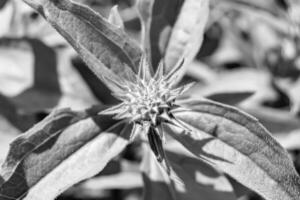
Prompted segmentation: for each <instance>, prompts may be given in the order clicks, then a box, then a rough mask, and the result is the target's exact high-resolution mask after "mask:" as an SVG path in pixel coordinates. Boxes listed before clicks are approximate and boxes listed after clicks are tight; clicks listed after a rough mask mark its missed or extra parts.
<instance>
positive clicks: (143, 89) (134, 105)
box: [101, 58, 192, 126]
mask: <svg viewBox="0 0 300 200" xmlns="http://www.w3.org/2000/svg"><path fill="white" fill-rule="evenodd" d="M182 63H183V62H180V63H179V64H178V66H176V67H175V68H174V70H172V71H171V72H169V73H168V74H167V75H164V65H163V63H162V62H161V63H160V65H159V67H158V70H157V71H156V73H155V75H154V76H153V77H152V76H151V73H150V71H151V70H150V69H149V65H148V63H147V60H146V58H143V59H142V61H141V64H140V68H139V72H138V74H136V75H134V76H132V74H131V73H127V74H131V75H129V77H130V78H128V79H130V81H128V80H125V81H123V83H122V84H121V85H120V87H122V92H118V93H114V96H116V97H117V98H118V99H120V100H121V101H122V103H121V104H118V105H116V106H113V107H111V108H109V109H107V110H105V111H103V112H102V113H101V114H111V115H115V117H114V118H116V119H124V118H127V119H130V121H132V122H140V123H142V122H144V121H147V122H150V123H151V124H152V125H154V126H155V125H157V123H158V122H159V120H158V119H159V118H164V116H165V115H166V114H167V112H168V110H169V109H170V108H171V107H172V106H173V104H174V100H175V98H176V97H178V96H179V95H180V94H182V93H183V92H185V91H186V90H187V89H189V88H190V87H191V86H192V84H189V85H186V86H183V87H180V88H176V89H172V87H173V85H174V84H173V82H174V79H175V78H176V76H178V73H177V72H178V70H179V69H180V67H181V65H182ZM132 73H133V72H132Z"/></svg>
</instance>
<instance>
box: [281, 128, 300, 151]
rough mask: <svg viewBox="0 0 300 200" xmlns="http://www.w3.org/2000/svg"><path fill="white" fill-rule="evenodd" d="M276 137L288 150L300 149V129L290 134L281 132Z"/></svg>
mask: <svg viewBox="0 0 300 200" xmlns="http://www.w3.org/2000/svg"><path fill="white" fill-rule="evenodd" d="M275 138H276V139H277V140H278V142H279V143H280V144H281V145H282V146H283V147H284V148H285V149H287V150H300V130H299V129H298V130H295V131H293V132H291V133H288V134H279V135H276V136H275Z"/></svg>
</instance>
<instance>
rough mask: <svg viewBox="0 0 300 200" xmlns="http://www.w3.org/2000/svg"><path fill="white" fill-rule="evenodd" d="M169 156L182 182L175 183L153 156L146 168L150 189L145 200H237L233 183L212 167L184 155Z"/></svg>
mask: <svg viewBox="0 0 300 200" xmlns="http://www.w3.org/2000/svg"><path fill="white" fill-rule="evenodd" d="M177 145H178V144H177ZM180 146H181V145H180ZM180 146H176V147H177V149H181V148H180ZM166 153H167V157H168V160H169V161H170V164H171V166H172V168H173V170H174V173H175V174H176V176H177V177H178V178H179V179H180V181H178V180H175V181H171V180H170V178H168V175H167V174H166V172H165V171H164V170H163V169H162V168H161V167H160V166H159V165H158V163H157V162H156V161H155V158H154V157H153V156H152V155H150V156H151V157H147V159H145V160H144V163H143V165H142V166H143V167H142V168H143V179H144V182H145V186H146V187H145V194H144V199H145V200H151V199H153V200H154V199H172V200H175V199H185V200H234V199H236V198H235V195H234V193H233V190H232V187H231V185H230V183H229V181H228V180H227V179H226V178H225V177H224V176H223V175H221V174H220V173H219V172H217V171H216V170H215V169H213V168H212V167H211V166H209V165H207V164H205V163H204V162H202V161H200V160H198V159H196V158H193V157H191V156H187V155H184V154H181V153H175V152H171V151H167V152H166ZM148 156H149V155H148ZM145 161H147V162H145Z"/></svg>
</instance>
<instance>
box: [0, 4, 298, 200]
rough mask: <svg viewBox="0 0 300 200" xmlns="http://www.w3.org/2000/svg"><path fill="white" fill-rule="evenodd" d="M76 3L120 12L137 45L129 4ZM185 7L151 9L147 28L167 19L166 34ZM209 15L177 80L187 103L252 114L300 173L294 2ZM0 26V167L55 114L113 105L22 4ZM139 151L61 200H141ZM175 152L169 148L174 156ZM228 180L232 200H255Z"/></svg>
mask: <svg viewBox="0 0 300 200" xmlns="http://www.w3.org/2000/svg"><path fill="white" fill-rule="evenodd" d="M76 1H77V2H79V3H83V4H86V5H88V6H90V7H92V8H93V9H94V10H95V11H97V12H99V13H101V14H102V15H104V16H108V14H109V11H110V9H111V7H112V6H113V5H116V4H118V6H119V7H118V8H119V10H120V13H121V16H122V18H123V20H124V21H125V28H126V31H127V33H128V34H129V35H131V36H132V38H134V39H136V40H137V42H139V40H140V29H141V26H140V22H139V19H138V13H137V10H136V7H135V3H136V2H135V1H134V0H122V1H119V0H76ZM181 3H182V0H177V1H173V0H159V1H156V3H155V6H154V18H153V21H154V22H161V21H159V20H161V19H162V18H161V16H164V18H163V19H165V20H166V22H168V23H169V24H171V26H170V27H169V28H170V29H171V28H172V24H174V21H175V20H176V17H177V15H178V12H179V10H180V5H181ZM165 5H173V7H174V8H173V7H172V9H171V8H170V7H166V6H165ZM210 6H211V13H210V18H209V22H208V25H207V27H206V33H205V37H204V42H203V45H202V48H201V50H200V51H199V52H198V54H197V57H196V59H195V60H194V61H193V63H192V64H191V65H190V66H189V67H188V70H187V72H186V75H185V77H184V79H183V82H188V81H195V82H197V84H196V85H195V86H194V87H193V88H192V90H191V91H190V93H189V95H191V96H194V97H207V98H210V99H213V100H215V101H219V102H222V103H226V104H230V105H234V106H237V107H239V108H241V109H242V110H245V111H246V112H248V113H250V114H252V115H254V116H255V117H256V118H258V119H259V120H260V121H261V122H262V123H263V124H264V125H265V126H266V127H267V128H268V129H269V130H270V131H271V132H272V133H273V134H274V137H275V138H277V139H278V141H279V142H280V143H281V144H282V145H283V146H284V147H285V148H286V149H287V150H288V151H289V152H290V154H291V156H292V158H293V160H294V162H295V166H296V168H297V170H298V172H299V171H300V123H299V117H300V79H299V75H300V57H299V55H300V54H299V53H300V46H299V44H300V16H299V15H300V2H299V1H297V0H265V1H261V0H252V1H246V0H211V5H210ZM0 19H1V27H0V85H1V87H0V162H1V161H3V159H4V158H5V155H6V153H7V151H8V146H9V142H10V141H12V140H13V139H14V138H15V137H16V136H17V135H19V134H20V133H22V132H24V131H26V130H27V129H28V128H29V127H31V126H33V125H34V124H35V123H37V122H38V121H40V120H42V119H43V118H44V117H45V116H47V114H48V113H49V112H50V111H51V110H53V109H57V108H62V107H71V108H72V109H75V110H79V109H86V108H89V107H91V106H93V105H98V104H114V103H116V102H117V100H116V99H114V98H113V97H112V96H111V95H110V93H109V90H108V89H107V88H106V86H105V85H104V84H102V83H101V82H100V81H99V80H98V79H97V78H96V76H95V75H94V74H93V73H92V72H91V71H89V69H88V68H87V67H86V66H85V64H84V63H83V61H82V60H81V59H80V58H79V57H78V56H77V54H76V53H75V51H74V50H73V49H72V48H71V47H70V46H69V44H67V43H66V41H65V40H64V39H63V38H62V37H61V36H60V35H59V34H58V33H57V32H56V31H55V30H54V29H53V28H52V27H50V25H48V24H47V22H46V21H45V20H44V19H43V18H42V17H41V16H40V15H39V14H38V13H36V12H34V11H33V10H32V9H31V8H29V7H28V6H27V5H25V4H24V3H23V2H22V1H20V0H1V1H0ZM155 19H157V20H156V21H155ZM161 23H163V22H161ZM187 23H188V22H187ZM161 27H162V24H160V23H158V24H156V26H153V27H152V30H151V31H153V32H157V33H159V34H157V35H156V36H155V39H156V40H157V42H158V44H157V45H156V46H153V47H152V48H157V51H156V52H157V54H158V55H157V59H156V60H159V56H160V51H162V50H161V49H160V47H163V46H164V42H165V40H166V39H165V38H166V37H168V34H167V29H163V30H162V29H161ZM157 30H160V31H157ZM199 37H200V36H199ZM155 62H157V61H155ZM155 62H154V63H155ZM140 143H141V142H140ZM140 143H138V142H137V143H134V144H132V145H130V146H129V147H128V148H127V149H126V150H125V152H124V153H123V154H122V156H120V157H118V158H116V160H121V162H115V161H113V162H111V163H110V164H109V165H108V166H107V167H106V169H105V170H104V171H103V172H101V174H99V176H97V177H95V178H93V179H90V180H88V181H85V182H83V183H81V184H79V185H77V186H75V187H73V188H71V189H69V190H68V191H67V192H66V193H65V194H63V195H62V196H61V197H60V198H59V199H61V200H62V199H84V200H88V199H126V200H135V199H141V198H142V191H143V190H142V188H143V184H144V183H143V179H144V182H145V184H146V186H148V187H150V186H151V184H153V183H151V182H149V181H148V182H147V180H145V176H142V175H141V174H140V173H139V163H140V162H141V160H142V156H141V154H140V148H141V146H140V145H141V144H140ZM174 146H175V147H174ZM177 146H178V144H170V149H171V150H172V149H176V148H177ZM170 157H171V158H172V151H170ZM173 158H174V159H179V158H178V156H173ZM178 162H179V163H182V164H185V165H186V167H187V169H191V167H192V166H193V165H189V164H188V163H189V162H195V161H188V160H186V159H181V160H180V159H179V160H178ZM202 165H203V163H202ZM204 168H205V167H204ZM205 169H208V168H207V167H206V168H205ZM191 170H192V169H191ZM192 172H193V170H192ZM206 172H207V173H208V174H207V175H205V178H206V179H208V180H210V179H209V178H211V179H213V178H212V177H216V175H213V174H214V173H216V172H211V171H210V172H208V171H206ZM195 173H196V171H195ZM228 180H229V181H230V183H231V185H232V187H233V188H234V192H235V196H236V198H237V199H239V200H259V199H261V198H260V197H258V196H257V195H255V194H254V193H253V192H251V191H249V190H248V189H246V188H244V187H242V186H240V185H239V184H238V183H236V182H235V181H233V180H231V179H229V178H228ZM228 180H226V181H228ZM219 181H220V180H219ZM223 181H224V180H223ZM226 181H225V182H226ZM220 183H222V181H221V182H220ZM147 184H148V185H147ZM225 185H226V184H225ZM213 186H214V187H217V186H216V185H212V184H210V183H209V181H208V182H207V187H213ZM151 187H157V188H159V185H155V186H153V185H152V186H151ZM201 187H202V189H204V191H205V188H203V187H204V186H201ZM201 187H200V186H199V188H198V189H199V190H200V189H201ZM221 187H225V186H221ZM224 191H225V189H224ZM146 195H147V193H146ZM203 195H209V192H208V193H204V194H203ZM223 195H224V196H223V198H224V199H226V195H229V196H230V194H226V193H225V192H224V194H223ZM152 198H153V199H155V198H154V197H152ZM221 198H222V197H221ZM146 199H147V198H146ZM148 199H150V198H148ZM206 199H211V197H208V196H207V198H206ZM212 199H213V198H212Z"/></svg>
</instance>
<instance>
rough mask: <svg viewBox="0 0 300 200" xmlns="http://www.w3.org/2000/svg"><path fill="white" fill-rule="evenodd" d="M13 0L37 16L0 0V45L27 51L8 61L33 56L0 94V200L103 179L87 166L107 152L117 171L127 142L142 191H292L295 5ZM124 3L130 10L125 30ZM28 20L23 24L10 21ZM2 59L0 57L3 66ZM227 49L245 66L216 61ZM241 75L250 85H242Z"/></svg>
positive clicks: (197, 195) (273, 194)
mask: <svg viewBox="0 0 300 200" xmlns="http://www.w3.org/2000/svg"><path fill="white" fill-rule="evenodd" d="M23 1H24V2H25V3H26V4H28V5H29V6H30V7H32V8H33V9H34V10H35V11H36V12H38V13H39V15H38V14H37V13H35V12H32V11H30V12H29V14H28V11H26V12H24V10H26V9H29V8H28V7H27V8H26V9H23V7H24V6H26V5H25V3H24V2H17V1H15V0H11V1H4V2H3V3H2V4H3V5H2V4H0V8H1V9H3V12H1V13H0V14H3V15H5V12H4V11H7V12H8V11H9V10H10V9H12V10H14V11H15V13H17V14H15V16H14V15H12V16H10V17H8V18H10V19H11V23H10V25H8V26H7V30H6V34H7V35H9V34H15V36H14V37H13V38H12V37H7V36H6V37H2V38H1V40H0V44H1V47H2V48H6V49H8V50H10V51H12V52H13V53H14V54H18V56H19V59H20V60H29V61H30V62H28V63H26V62H24V63H18V60H17V59H16V60H15V61H13V63H14V65H16V66H19V65H22V64H24V65H26V64H27V65H28V66H31V67H32V65H33V66H34V76H32V79H33V81H31V80H29V81H28V80H25V82H26V83H27V84H28V82H32V83H31V85H32V86H30V87H28V85H25V86H24V84H23V83H21V84H19V87H21V89H18V90H15V91H13V90H11V88H12V89H14V88H15V87H14V86H11V87H8V88H6V89H3V90H1V92H2V93H3V95H1V98H0V111H1V115H2V116H1V118H3V119H1V123H2V124H3V127H8V128H6V129H4V128H2V129H3V130H1V132H0V134H1V133H2V132H5V133H6V135H11V137H15V136H16V135H17V134H19V133H20V132H24V133H23V134H20V135H19V136H18V137H17V138H16V139H14V140H13V142H12V143H11V144H10V147H9V150H8V154H7V157H6V158H5V160H4V161H3V163H2V166H1V169H0V200H9V199H25V200H40V199H43V200H47V199H49V200H51V199H55V198H57V197H58V196H59V195H61V194H62V193H63V192H65V191H66V190H68V189H69V188H71V187H72V186H74V185H76V184H79V183H80V182H82V181H85V180H87V179H89V178H92V177H95V176H96V178H95V179H91V180H90V181H92V183H93V184H95V183H96V182H97V181H96V180H98V176H100V177H99V180H101V179H102V178H103V179H104V180H105V175H103V174H101V173H104V172H105V170H106V169H108V168H109V169H110V170H111V168H112V167H111V164H112V163H114V162H115V165H116V166H118V167H119V168H124V158H126V151H128V149H129V148H132V147H133V145H137V149H135V152H134V153H132V152H131V154H132V155H134V156H137V157H138V159H134V160H139V161H141V162H142V165H141V169H142V180H143V182H144V188H145V189H144V199H146V200H151V199H158V198H160V199H190V200H193V199H206V200H207V199H214V200H216V199H220V200H221V199H222V200H224V199H225V200H227V199H228V200H233V199H237V198H239V197H240V196H243V195H245V193H251V191H254V192H255V193H257V194H258V195H260V196H261V197H262V198H265V199H267V200H297V199H299V196H300V177H299V175H298V173H297V171H296V169H295V167H294V163H293V161H292V159H291V157H290V155H289V153H288V152H287V150H286V149H291V148H299V143H297V142H295V141H294V138H298V137H299V136H298V135H299V134H298V132H297V131H298V130H299V123H298V122H299V120H298V118H297V116H296V115H297V113H299V98H298V96H297V92H295V91H296V90H297V88H298V85H299V84H298V77H299V74H300V73H299V69H300V68H299V66H298V57H297V55H298V49H297V43H298V42H299V38H298V37H299V34H298V33H299V32H298V31H299V25H298V24H300V23H299V22H298V21H297V19H298V18H297V15H296V14H295V13H297V12H296V11H297V8H298V9H299V7H300V6H299V5H298V4H297V3H295V2H293V1H288V2H286V1H272V0H269V1H266V2H261V1H253V2H247V1H243V0H226V1H219V0H214V1H213V0H211V1H209V0H184V1H183V0H177V1H171V0H164V1H155V0H139V1H137V2H136V4H134V3H132V2H128V4H129V5H130V4H131V7H130V6H128V5H127V7H126V8H123V9H119V8H118V7H117V6H112V5H111V3H110V2H109V1H107V2H106V1H103V2H102V4H101V3H100V5H98V4H96V3H91V2H93V1H85V0H82V1H72V0H60V1H59V0H23ZM105 2H106V3H105ZM126 2H127V1H126ZM98 3H99V2H98ZM84 4H86V5H84ZM122 5H123V6H125V5H124V4H121V6H122ZM21 8H22V9H21ZM126 9H128V10H129V11H130V13H135V16H134V17H133V18H136V17H139V19H140V22H141V31H140V37H139V39H138V40H134V39H133V38H134V37H132V36H133V35H134V36H136V35H138V34H137V33H135V32H130V28H128V26H129V25H130V23H129V22H128V21H130V20H128V21H126V20H125V22H124V18H126V16H127V17H128V15H125V14H124V13H126ZM119 10H121V13H120V12H119ZM107 11H109V12H107ZM8 13H9V12H8ZM6 15H7V14H6ZM40 16H42V17H43V18H44V19H42V18H41V17H40ZM26 17H27V18H26ZM28 17H29V18H30V19H33V21H35V22H34V23H32V24H28V25H27V27H26V28H23V29H22V28H20V27H23V26H24V24H26V20H25V19H28ZM272 17H276V20H278V22H276V23H274V19H272ZM45 21H47V23H49V24H50V25H51V26H52V27H53V28H54V29H55V30H54V29H52V28H51V27H50V26H47V23H46V22H45ZM278 23H280V25H278ZM245 24H250V26H246V25H245ZM32 25H33V26H34V27H35V28H36V27H40V29H39V31H33V30H34V29H33V28H32V27H30V26H32ZM251 25H253V26H255V29H253V28H252V26H251ZM283 27H288V28H289V30H291V31H287V30H286V29H285V28H283ZM45 30H48V32H47V31H45ZM43 31H44V32H43ZM131 31H132V30H131ZM57 32H58V33H59V34H56V33H57ZM41 33H42V34H41ZM49 33H50V34H49ZM265 33H267V37H268V38H267V39H266V35H264V34H265ZM214 34H215V35H214ZM220 35H222V36H223V38H222V40H223V41H220V39H218V38H219V36H220ZM61 36H62V37H61ZM209 37H210V38H209ZM280 37H284V40H283V42H278V41H279V38H280ZM49 38H50V39H49ZM53 38H55V39H53ZM53 41H54V42H53ZM262 41H264V42H262ZM208 42H209V43H210V44H208ZM139 43H140V44H139ZM214 46H215V48H212V47H214ZM218 46H220V47H218ZM217 47H218V50H216V49H217ZM72 48H73V49H74V50H75V51H76V53H77V54H76V53H74V51H73V50H72ZM200 49H201V50H200ZM232 49H234V50H232ZM20 50H22V51H21V53H20ZM199 50H200V52H199ZM24 52H27V54H26V53H24ZM28 52H31V53H32V55H33V56H31V55H30V54H28ZM224 52H225V53H224ZM226 53H227V54H226ZM78 56H79V57H80V58H79V57H78ZM3 57H4V62H3V63H1V65H5V64H8V63H10V62H11V61H8V60H5V59H7V57H8V55H5V54H3ZM195 57H196V58H197V59H198V61H195ZM81 59H82V60H81ZM230 59H232V60H233V61H235V62H236V60H242V61H243V64H244V65H246V66H248V67H249V68H250V67H257V68H258V69H256V70H257V71H254V72H253V69H249V68H247V69H238V70H237V71H229V70H226V63H227V64H228V63H230V62H233V61H232V60H230ZM199 60H200V61H199ZM70 65H75V68H77V71H76V70H74V68H72V67H70ZM209 65H210V66H212V67H208V66H209ZM228 65H229V64H228ZM280 65H284V66H287V67H286V68H284V69H282V68H280ZM68 66H69V67H68ZM76 66H77V67H76ZM82 67H85V68H82ZM213 67H215V68H217V69H213ZM227 67H228V66H227ZM228 68H230V66H229V67H228ZM259 68H262V69H259ZM214 70H215V71H218V70H219V71H221V72H220V73H219V74H218V73H216V72H215V71H214ZM258 70H260V71H258ZM61 74H63V75H61ZM251 76H252V77H253V76H255V78H256V79H257V80H259V78H260V77H263V78H261V79H262V81H264V82H263V83H261V84H260V85H259V84H253V81H252V82H250V84H248V85H247V83H248V82H247V81H248V80H253V78H251ZM187 77H189V78H190V79H191V78H193V79H195V80H197V81H198V82H199V83H198V82H197V83H190V81H187V80H186V79H187ZM249 77H250V78H249ZM282 79H285V80H286V79H288V83H282ZM203 83H204V84H203ZM286 85H287V86H286ZM248 86H249V87H248ZM254 86H257V87H256V88H255V87H254ZM284 86H286V87H288V88H292V89H291V90H289V91H288V92H287V93H286V92H285V91H284ZM228 88H231V89H230V90H228ZM232 88H234V89H232ZM270 96H271V98H270ZM274 96H275V98H274ZM205 97H206V98H205ZM95 104H98V105H97V106H92V105H95ZM105 104H109V105H105ZM112 104H113V105H112ZM66 106H69V107H71V108H72V109H62V107H66ZM286 107H291V108H292V109H291V110H288V109H286ZM78 109H79V110H81V111H75V110H78ZM242 110H245V111H246V112H248V113H250V114H252V115H254V116H255V117H257V118H258V119H259V120H258V119H256V118H255V117H253V116H251V115H250V114H247V113H246V112H245V111H242ZM48 113H50V114H49V115H48ZM268 113H269V114H268ZM46 115H47V117H45V116H46ZM34 124H35V125H34ZM33 125H34V126H33ZM32 126H33V127H32ZM265 126H266V127H267V128H268V129H270V130H271V131H272V132H273V134H271V133H270V132H269V131H268V130H267V128H265ZM30 127H32V128H30ZM287 133H288V134H290V135H289V137H287V136H286V135H284V136H282V134H287ZM1 135H2V134H1ZM280 143H281V144H280ZM282 145H283V146H284V147H285V148H284V147H283V146H282ZM138 153H140V155H138ZM132 155H131V156H132ZM296 158H297V157H296ZM0 159H1V157H0ZM125 163H126V162H125ZM135 164H136V163H135ZM135 164H133V165H135ZM106 166H107V167H106ZM129 168H135V169H137V168H138V167H133V166H131V167H129ZM117 171H120V170H117ZM123 171H124V170H123ZM125 171H126V170H125ZM136 171H138V170H135V172H136ZM99 173H100V174H99ZM125 173H126V172H125ZM127 173H128V170H127ZM112 174H114V173H112ZM102 176H104V177H102ZM106 178H108V177H106ZM106 180H109V179H106ZM93 181H95V182H93ZM126 181H128V180H126ZM92 183H90V184H89V181H87V182H84V183H83V184H81V185H78V186H77V187H78V188H76V186H75V189H74V190H75V191H76V190H78V191H84V190H86V189H87V188H86V187H88V186H89V185H91V184H92ZM105 183H106V184H108V181H105ZM125 183H126V182H125ZM93 184H92V185H93ZM125 185H126V184H125ZM138 187H141V186H138ZM241 188H242V189H241ZM249 189H250V190H251V191H249ZM68 191H69V192H70V191H71V192H72V189H69V190H68ZM68 191H67V192H68ZM75 191H73V192H75ZM78 191H77V192H78ZM67 192H66V193H65V194H67ZM78 193H80V192H78ZM87 193H89V192H87ZM81 195H83V193H82V194H81Z"/></svg>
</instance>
